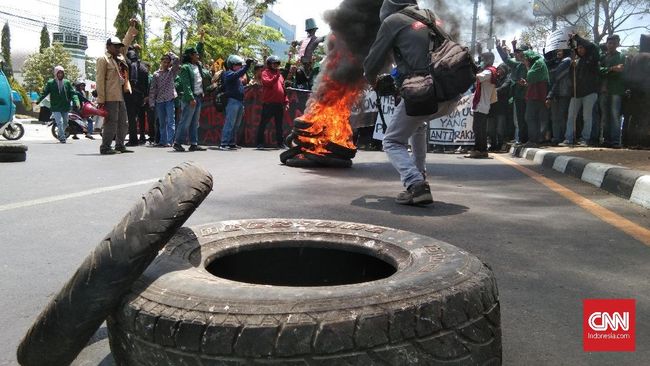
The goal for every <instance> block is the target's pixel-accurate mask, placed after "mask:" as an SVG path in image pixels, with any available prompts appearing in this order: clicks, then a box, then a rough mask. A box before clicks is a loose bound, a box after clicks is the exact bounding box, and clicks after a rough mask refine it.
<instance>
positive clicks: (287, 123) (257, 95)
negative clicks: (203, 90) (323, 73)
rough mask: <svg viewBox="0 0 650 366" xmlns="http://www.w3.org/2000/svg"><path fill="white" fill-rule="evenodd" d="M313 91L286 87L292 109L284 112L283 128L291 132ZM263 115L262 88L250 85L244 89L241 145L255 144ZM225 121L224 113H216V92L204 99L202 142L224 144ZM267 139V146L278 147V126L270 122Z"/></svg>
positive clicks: (200, 132)
mask: <svg viewBox="0 0 650 366" xmlns="http://www.w3.org/2000/svg"><path fill="white" fill-rule="evenodd" d="M310 94H311V92H309V91H306V90H299V89H287V96H288V98H289V110H288V111H286V112H285V113H284V124H283V127H282V129H283V131H284V135H285V136H286V135H288V134H289V131H291V129H292V128H293V120H294V119H295V118H296V117H300V116H302V115H303V112H304V110H305V105H306V104H307V100H308V99H309V96H310ZM261 117H262V87H261V86H257V85H256V86H251V87H247V88H246V89H245V91H244V118H243V120H242V123H241V126H239V130H238V131H237V144H238V145H241V146H255V144H256V142H255V139H256V136H257V127H258V126H259V124H260V119H261ZM223 124H224V114H223V112H217V109H216V108H215V106H214V94H212V93H211V94H208V95H206V96H205V97H204V98H203V107H202V108H201V118H200V120H199V143H200V144H201V145H207V146H211V145H212V146H214V145H219V144H220V143H221V130H222V129H223ZM264 138H265V142H266V144H267V145H270V146H275V145H277V141H275V125H274V122H270V123H268V124H267V125H266V130H265V132H264Z"/></svg>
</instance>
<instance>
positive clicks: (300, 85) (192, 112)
mask: <svg viewBox="0 0 650 366" xmlns="http://www.w3.org/2000/svg"><path fill="white" fill-rule="evenodd" d="M136 26H137V20H136V19H132V20H131V21H130V27H129V29H128V31H127V33H126V35H125V37H124V40H123V41H122V40H120V39H119V38H118V37H111V38H109V39H108V40H107V42H106V53H105V55H104V56H102V57H100V58H99V59H98V60H97V83H96V90H93V92H92V94H93V96H95V98H93V99H94V100H92V101H91V100H89V99H90V96H89V95H88V94H87V93H86V91H85V87H86V84H85V83H84V82H82V81H78V82H74V83H73V82H71V81H69V80H67V79H65V78H64V76H65V71H64V70H63V68H62V67H61V66H56V67H55V69H54V78H53V79H51V80H49V81H48V83H47V84H46V85H45V87H44V90H43V93H42V95H41V98H40V100H39V103H40V102H41V101H43V99H45V98H46V97H47V99H46V102H48V101H49V105H50V108H49V109H50V110H51V112H53V113H52V114H53V116H54V119H55V121H56V123H57V128H58V138H59V140H60V142H61V143H65V142H66V140H67V136H66V128H67V125H68V113H69V112H71V111H75V112H79V111H80V110H81V105H83V103H93V104H94V105H95V106H96V107H97V108H99V109H102V110H105V111H106V112H107V114H108V116H107V117H106V118H105V119H104V122H103V126H102V132H103V133H102V144H101V146H100V149H99V152H100V154H102V155H112V154H117V153H132V152H133V150H129V149H128V148H127V147H132V146H138V145H143V144H147V143H148V144H150V145H151V146H156V147H165V148H172V149H173V150H174V151H178V152H184V151H204V150H206V149H205V148H204V147H202V146H199V143H198V142H199V141H198V137H199V136H198V130H199V117H200V115H201V108H202V103H203V100H204V96H206V95H208V94H209V93H210V94H211V95H215V94H220V95H221V96H222V98H223V99H222V100H223V113H224V115H225V123H224V126H223V129H222V131H221V143H220V145H219V146H217V149H219V150H238V149H239V148H240V146H239V145H238V141H237V135H238V134H237V131H238V130H239V128H240V126H241V122H242V119H243V115H244V113H245V111H244V90H245V87H261V88H262V94H261V95H262V116H261V121H260V124H259V128H258V131H257V139H256V142H257V147H258V148H264V147H265V144H264V130H265V128H266V125H267V124H268V122H269V121H270V120H273V121H274V123H275V132H276V133H275V138H276V140H275V141H276V142H277V147H278V148H286V146H285V145H284V143H283V141H284V139H283V136H284V131H283V126H282V125H283V119H284V111H285V110H286V109H287V108H288V106H289V100H288V98H287V94H286V89H287V88H296V89H303V90H311V89H312V88H313V86H314V81H315V78H316V75H317V74H318V71H319V70H318V67H314V55H313V53H314V50H315V49H316V46H317V45H318V44H319V43H321V42H323V40H324V38H323V37H316V36H315V33H316V30H317V29H318V28H317V27H316V23H315V22H314V20H313V19H308V20H307V21H306V28H307V29H306V30H307V34H308V37H307V38H306V39H305V40H304V41H303V42H302V45H301V44H300V43H295V44H294V45H293V47H294V48H295V47H297V46H300V48H301V50H300V54H299V55H298V60H299V61H298V62H295V63H294V62H293V60H292V58H293V57H292V56H293V55H292V54H290V55H289V61H288V62H286V63H285V65H284V67H281V65H282V62H281V60H280V58H279V57H278V56H276V55H271V56H268V57H266V59H265V61H264V62H263V63H260V62H257V61H256V60H255V59H253V58H248V59H244V58H243V57H242V56H239V55H234V54H233V55H229V56H228V57H227V59H226V62H225V65H224V66H225V67H224V69H223V70H221V69H218V68H216V67H214V66H212V65H209V66H208V65H205V64H204V61H203V60H206V55H205V51H204V42H203V40H204V32H203V31H202V30H199V35H200V40H199V42H198V43H197V44H196V46H194V47H187V48H185V49H184V50H183V54H182V55H181V57H178V56H177V55H175V54H174V53H173V52H172V51H171V50H170V51H169V52H167V53H165V54H164V55H162V57H161V58H160V67H159V69H158V70H156V71H154V72H151V70H150V67H149V64H148V63H146V62H143V61H142V60H141V58H140V51H141V48H140V46H139V45H137V44H135V45H131V43H132V42H133V40H134V39H135V36H136V35H137V30H136ZM73 84H74V86H75V87H73ZM73 107H74V108H73ZM88 123H89V124H88V128H87V131H88V133H87V134H86V137H87V138H89V139H94V137H93V136H92V133H93V124H92V119H90V118H89V119H88ZM147 126H148V128H147ZM127 134H128V139H127ZM73 138H75V139H77V138H78V137H77V136H76V135H74V136H73ZM113 141H114V142H115V145H114V147H113V146H112V145H113ZM184 145H186V146H188V147H187V149H186V147H185V146H184Z"/></svg>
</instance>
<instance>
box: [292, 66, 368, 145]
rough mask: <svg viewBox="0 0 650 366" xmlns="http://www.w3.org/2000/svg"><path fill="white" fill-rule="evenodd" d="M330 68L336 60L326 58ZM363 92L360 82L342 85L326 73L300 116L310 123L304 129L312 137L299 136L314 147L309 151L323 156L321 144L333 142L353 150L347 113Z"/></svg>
mask: <svg viewBox="0 0 650 366" xmlns="http://www.w3.org/2000/svg"><path fill="white" fill-rule="evenodd" d="M329 66H330V67H336V60H330V65H329ZM362 91H363V84H362V83H361V82H359V83H354V84H345V83H341V82H337V81H335V80H333V79H332V78H331V77H329V76H328V75H327V74H326V75H324V76H323V78H322V79H321V80H320V84H319V87H318V91H317V93H316V94H317V96H316V98H314V99H313V100H311V101H310V104H309V105H308V106H307V110H306V111H305V115H304V116H302V117H301V119H303V120H305V121H308V122H310V123H312V125H311V127H310V128H309V129H307V130H306V131H307V132H309V133H310V134H312V135H314V136H316V137H304V136H300V137H299V139H300V140H301V141H303V142H309V143H311V144H313V145H314V148H313V149H311V150H308V151H309V152H312V153H315V154H319V155H324V154H327V153H328V150H326V149H325V148H324V147H325V145H326V144H327V143H328V142H333V143H335V144H338V145H340V146H344V147H346V148H349V149H356V146H355V145H354V143H353V142H352V127H351V126H350V114H351V109H352V106H353V105H354V104H355V103H356V101H357V100H358V99H359V96H360V94H361V92H362Z"/></svg>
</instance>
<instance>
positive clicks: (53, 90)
mask: <svg viewBox="0 0 650 366" xmlns="http://www.w3.org/2000/svg"><path fill="white" fill-rule="evenodd" d="M64 77H65V70H63V66H60V65H57V66H55V67H54V78H53V79H50V80H48V81H47V83H46V84H45V87H43V92H42V93H41V97H40V98H39V99H38V101H37V102H36V104H38V103H40V102H41V101H42V100H43V99H45V97H47V96H48V95H49V96H50V109H51V110H52V116H54V120H55V121H56V127H57V129H58V133H59V142H61V143H62V144H65V142H66V136H65V130H66V128H68V113H69V112H70V104H71V103H73V102H74V105H75V107H76V108H79V97H78V96H77V93H76V91H75V90H74V88H73V87H72V84H71V83H70V80H68V79H65V78H64Z"/></svg>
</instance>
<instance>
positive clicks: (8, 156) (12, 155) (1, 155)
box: [0, 151, 27, 163]
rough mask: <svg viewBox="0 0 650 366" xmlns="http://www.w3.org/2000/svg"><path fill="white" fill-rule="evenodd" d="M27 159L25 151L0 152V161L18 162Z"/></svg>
mask: <svg viewBox="0 0 650 366" xmlns="http://www.w3.org/2000/svg"><path fill="white" fill-rule="evenodd" d="M25 160H27V153H26V152H24V151H23V152H0V163H18V162H21V161H25Z"/></svg>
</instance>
